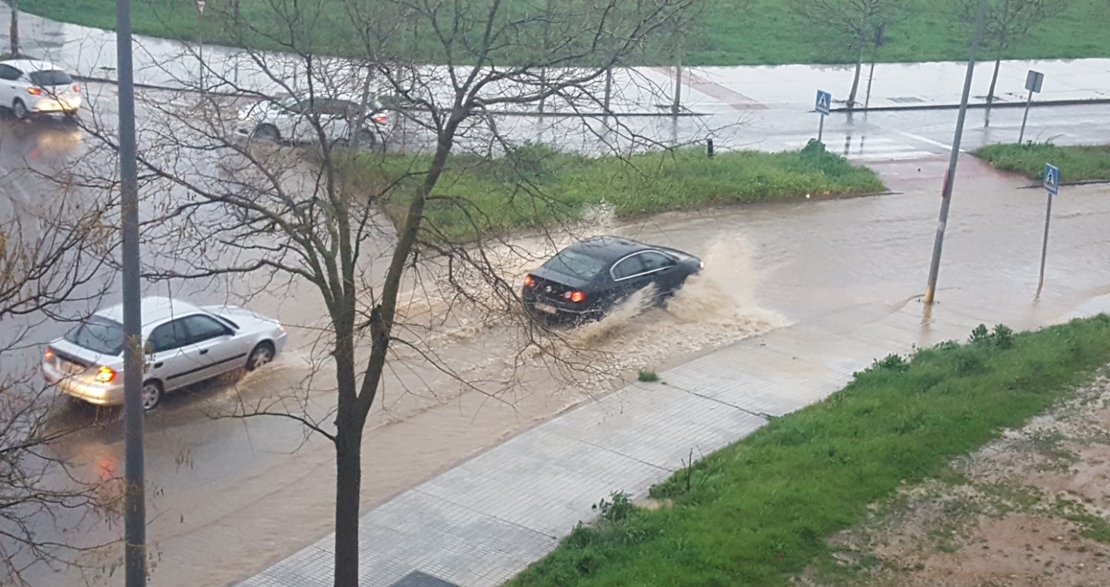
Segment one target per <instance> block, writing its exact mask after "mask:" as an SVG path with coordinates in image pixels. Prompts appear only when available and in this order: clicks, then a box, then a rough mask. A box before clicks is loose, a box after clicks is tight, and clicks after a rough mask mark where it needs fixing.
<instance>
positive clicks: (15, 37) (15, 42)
mask: <svg viewBox="0 0 1110 587" xmlns="http://www.w3.org/2000/svg"><path fill="white" fill-rule="evenodd" d="M8 1H9V3H10V4H9V5H10V6H11V9H12V28H11V30H10V32H9V36H10V37H11V40H12V51H11V53H12V57H19V0H8Z"/></svg>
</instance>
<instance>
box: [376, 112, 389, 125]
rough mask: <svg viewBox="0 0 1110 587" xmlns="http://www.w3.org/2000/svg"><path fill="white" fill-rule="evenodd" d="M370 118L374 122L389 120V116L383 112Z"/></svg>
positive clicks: (382, 122) (381, 122)
mask: <svg viewBox="0 0 1110 587" xmlns="http://www.w3.org/2000/svg"><path fill="white" fill-rule="evenodd" d="M372 118H373V120H374V122H376V123H378V124H385V123H387V122H389V117H388V116H386V115H384V114H375V115H374V116H373V117H372Z"/></svg>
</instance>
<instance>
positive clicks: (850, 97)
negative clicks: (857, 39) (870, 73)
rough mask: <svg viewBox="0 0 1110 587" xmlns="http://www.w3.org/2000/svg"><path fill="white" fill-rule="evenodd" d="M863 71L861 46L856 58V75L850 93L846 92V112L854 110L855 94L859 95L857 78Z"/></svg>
mask: <svg viewBox="0 0 1110 587" xmlns="http://www.w3.org/2000/svg"><path fill="white" fill-rule="evenodd" d="M862 71H863V46H860V48H859V56H858V57H857V58H856V75H855V76H854V77H853V78H852V91H851V92H848V110H854V109H855V107H856V94H857V93H859V77H860V73H861V72H862Z"/></svg>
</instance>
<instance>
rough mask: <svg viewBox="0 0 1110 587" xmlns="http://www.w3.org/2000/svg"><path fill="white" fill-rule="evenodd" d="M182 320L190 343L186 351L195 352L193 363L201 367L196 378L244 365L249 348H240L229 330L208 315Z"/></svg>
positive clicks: (239, 340)
mask: <svg viewBox="0 0 1110 587" xmlns="http://www.w3.org/2000/svg"><path fill="white" fill-rule="evenodd" d="M183 320H184V321H185V328H186V329H187V330H188V331H189V341H190V342H191V343H192V344H191V346H192V348H191V349H189V351H188V352H189V353H195V355H194V357H195V361H196V363H197V365H198V367H202V369H201V370H200V371H199V372H198V375H199V378H198V379H208V378H210V377H216V376H217V375H220V374H222V373H226V372H228V371H232V370H235V369H237V368H239V367H242V366H243V365H244V364H245V363H246V360H247V351H249V350H250V349H245V350H244V349H243V348H240V347H241V346H242V344H243V341H242V340H241V339H237V338H236V337H235V336H234V335H235V333H234V332H233V331H232V329H231V327H229V326H227V325H225V324H224V323H222V322H220V321H218V320H216V319H215V318H213V317H211V316H209V315H207V314H192V315H190V316H186V317H185V318H183Z"/></svg>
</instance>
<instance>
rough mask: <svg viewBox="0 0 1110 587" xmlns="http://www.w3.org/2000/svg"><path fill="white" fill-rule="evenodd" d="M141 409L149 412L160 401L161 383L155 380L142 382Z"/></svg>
mask: <svg viewBox="0 0 1110 587" xmlns="http://www.w3.org/2000/svg"><path fill="white" fill-rule="evenodd" d="M142 398H143V411H147V412H149V411H150V410H153V409H154V408H156V407H158V404H160V403H162V384H161V383H159V382H157V381H155V380H153V379H152V380H150V381H145V382H143V395H142Z"/></svg>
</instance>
